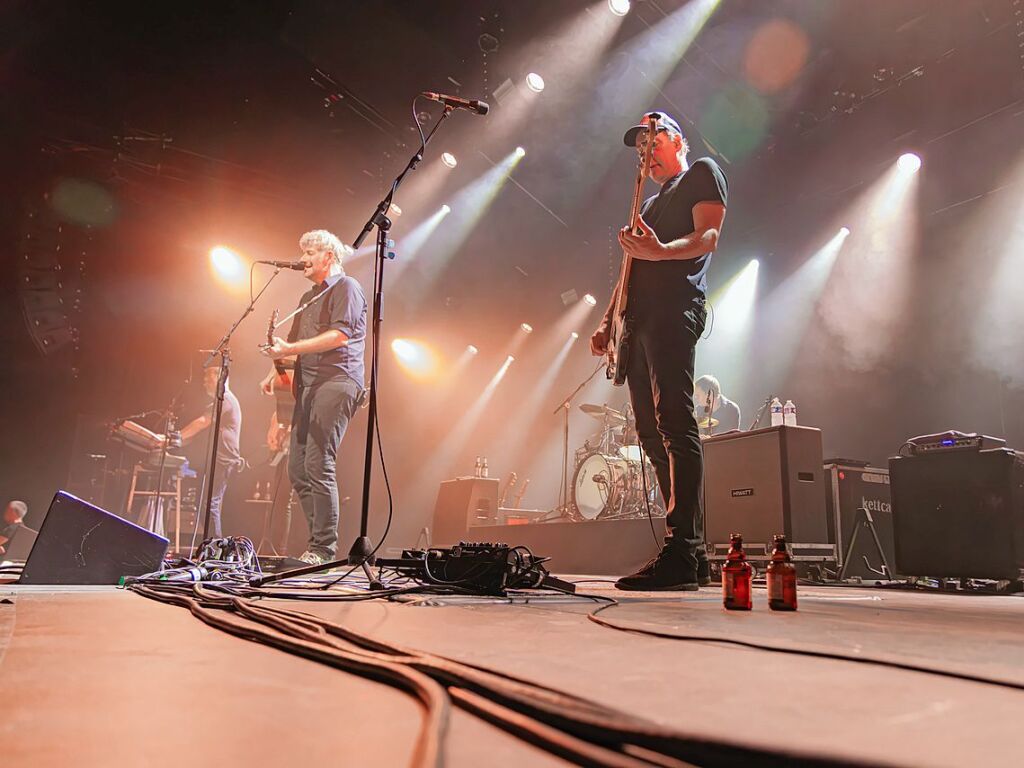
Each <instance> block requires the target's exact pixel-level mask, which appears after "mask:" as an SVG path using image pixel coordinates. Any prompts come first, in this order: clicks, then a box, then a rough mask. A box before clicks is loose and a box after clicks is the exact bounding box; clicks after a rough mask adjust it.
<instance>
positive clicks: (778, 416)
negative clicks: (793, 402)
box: [769, 397, 783, 427]
mask: <svg viewBox="0 0 1024 768" xmlns="http://www.w3.org/2000/svg"><path fill="white" fill-rule="evenodd" d="M769 411H770V412H771V414H772V426H773V427H781V426H782V419H783V414H782V401H781V400H779V398H777V397H776V398H773V399H772V404H771V405H770V406H769Z"/></svg>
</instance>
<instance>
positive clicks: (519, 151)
mask: <svg viewBox="0 0 1024 768" xmlns="http://www.w3.org/2000/svg"><path fill="white" fill-rule="evenodd" d="M516 156H517V157H526V150H525V149H523V148H522V147H516Z"/></svg>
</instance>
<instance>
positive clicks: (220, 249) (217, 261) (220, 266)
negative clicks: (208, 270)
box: [210, 245, 245, 282]
mask: <svg viewBox="0 0 1024 768" xmlns="http://www.w3.org/2000/svg"><path fill="white" fill-rule="evenodd" d="M210 264H212V265H213V268H214V270H215V271H216V272H217V274H218V275H219V276H220V277H221V278H223V279H224V280H226V281H228V282H233V281H235V280H238V279H239V278H241V277H242V276H243V275H244V274H245V267H244V265H243V264H242V259H241V258H240V257H239V256H238V254H236V253H235V252H234V251H232V250H231V249H230V248H225V247H224V246H223V245H218V246H215V247H213V248H211V249H210Z"/></svg>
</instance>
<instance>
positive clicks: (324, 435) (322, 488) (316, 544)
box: [260, 230, 366, 565]
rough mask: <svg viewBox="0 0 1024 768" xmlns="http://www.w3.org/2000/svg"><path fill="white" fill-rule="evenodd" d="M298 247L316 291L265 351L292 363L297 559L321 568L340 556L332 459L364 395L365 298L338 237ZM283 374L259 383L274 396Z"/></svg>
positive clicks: (291, 464) (318, 233) (323, 236)
mask: <svg viewBox="0 0 1024 768" xmlns="http://www.w3.org/2000/svg"><path fill="white" fill-rule="evenodd" d="M299 247H300V248H301V249H302V261H303V264H304V268H303V271H302V274H303V276H304V277H305V278H306V279H307V280H310V281H311V282H312V283H313V287H312V288H311V289H310V290H309V291H307V292H306V293H305V294H303V296H302V298H301V299H300V300H299V309H298V310H297V311H296V313H295V315H294V318H293V320H292V325H291V330H290V332H289V334H288V339H287V341H286V340H284V339H281V338H279V337H277V336H275V337H273V339H272V343H271V344H269V345H267V347H266V348H264V350H263V352H264V354H266V355H267V356H268V357H270V358H272V359H274V360H275V361H278V360H283V359H286V358H291V357H294V358H295V380H294V384H293V391H294V394H295V411H294V415H293V418H292V431H291V437H290V443H289V449H288V451H289V452H288V475H289V477H290V478H291V482H292V486H293V487H294V488H295V493H296V495H297V496H298V497H299V504H300V506H301V507H302V512H303V514H304V515H305V517H306V522H307V523H308V525H309V544H308V546H307V549H306V551H305V552H304V553H303V554H302V556H301V557H300V558H299V559H301V560H303V561H304V562H307V563H309V564H310V565H320V564H321V563H324V562H327V561H328V560H332V559H334V555H335V551H336V550H337V544H338V509H339V504H338V478H337V471H336V467H337V456H338V448H339V447H340V446H341V441H342V438H344V436H345V430H346V429H347V428H348V423H349V420H350V419H351V418H352V416H353V415H354V414H355V411H356V408H357V407H358V403H359V401H360V398H361V397H362V394H363V383H364V369H363V348H364V344H365V339H366V298H365V296H364V295H363V289H362V287H361V286H360V285H359V283H358V282H357V281H356V280H355V279H354V278H352V277H349V276H348V275H346V274H345V271H344V269H343V268H342V256H343V255H344V254H351V253H352V249H351V248H349V247H348V246H347V245H344V244H343V243H342V242H341V241H340V240H339V239H338V238H337V237H336V236H335V235H333V234H332V233H330V232H327V231H326V230H315V231H313V232H307V233H306V234H304V235H303V236H302V238H301V239H300V240H299ZM280 375H281V374H280V373H279V372H278V370H277V369H276V368H271V370H270V373H268V374H267V376H266V378H265V379H263V381H262V382H261V384H260V389H261V390H262V391H263V393H264V394H267V395H272V394H273V393H274V386H275V383H276V382H278V380H279V377H280Z"/></svg>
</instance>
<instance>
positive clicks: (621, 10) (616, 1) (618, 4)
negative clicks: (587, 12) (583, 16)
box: [608, 0, 630, 16]
mask: <svg viewBox="0 0 1024 768" xmlns="http://www.w3.org/2000/svg"><path fill="white" fill-rule="evenodd" d="M629 6H630V3H629V0H608V10H610V11H611V12H612V13H614V14H615V15H616V16H625V15H626V14H627V13H629Z"/></svg>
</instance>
